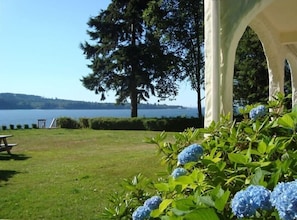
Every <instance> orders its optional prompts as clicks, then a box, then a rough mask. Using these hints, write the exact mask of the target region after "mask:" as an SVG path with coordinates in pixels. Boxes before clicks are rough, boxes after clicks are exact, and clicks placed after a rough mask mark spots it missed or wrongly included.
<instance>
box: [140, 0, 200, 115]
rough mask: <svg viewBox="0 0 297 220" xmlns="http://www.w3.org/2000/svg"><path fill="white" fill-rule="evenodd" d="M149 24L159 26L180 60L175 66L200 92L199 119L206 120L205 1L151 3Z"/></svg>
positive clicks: (159, 33)
mask: <svg viewBox="0 0 297 220" xmlns="http://www.w3.org/2000/svg"><path fill="white" fill-rule="evenodd" d="M144 17H145V20H146V21H147V22H148V23H149V24H150V25H152V26H156V29H155V31H154V34H155V35H156V36H158V37H159V38H160V39H161V41H162V43H163V44H164V45H165V46H166V48H167V50H169V51H173V52H174V53H175V54H177V55H178V57H179V58H180V60H179V62H176V63H174V65H175V66H178V67H179V68H180V69H181V70H182V71H183V76H182V78H183V79H187V80H188V81H190V83H191V87H192V88H193V89H194V90H195V91H196V92H197V105H198V116H199V118H202V103H201V100H202V99H203V97H201V95H202V94H201V91H202V89H203V84H204V50H203V48H204V1H203V0H187V1H178V0H166V1H151V2H150V3H149V7H148V8H147V9H146V10H145V12H144Z"/></svg>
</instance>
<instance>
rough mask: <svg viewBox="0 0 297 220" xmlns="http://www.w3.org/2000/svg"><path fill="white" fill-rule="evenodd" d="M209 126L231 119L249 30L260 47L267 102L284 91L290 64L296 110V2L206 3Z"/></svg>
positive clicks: (213, 0) (246, 0) (222, 0)
mask: <svg viewBox="0 0 297 220" xmlns="http://www.w3.org/2000/svg"><path fill="white" fill-rule="evenodd" d="M204 4H205V6H204V7H205V122H204V124H205V126H206V127H207V126H208V125H210V123H211V122H212V121H218V120H219V118H220V115H221V114H223V115H226V114H228V113H231V115H232V113H233V72H234V61H235V53H236V48H237V45H238V42H239V40H240V38H241V36H242V35H243V33H244V31H245V29H246V27H247V26H250V27H251V28H252V29H253V30H254V31H255V32H256V34H257V35H258V37H259V39H260V40H261V42H262V45H263V49H264V53H265V55H266V59H267V66H268V74H269V98H272V97H273V95H274V94H276V93H277V92H283V91H284V64H285V60H287V61H288V62H289V65H290V69H291V73H292V76H291V82H292V104H293V106H294V105H295V104H297V91H296V89H297V22H296V21H297V13H296V10H297V1H296V0H205V2H204Z"/></svg>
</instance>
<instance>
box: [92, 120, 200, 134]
mask: <svg viewBox="0 0 297 220" xmlns="http://www.w3.org/2000/svg"><path fill="white" fill-rule="evenodd" d="M187 127H202V124H201V121H199V120H198V119H197V118H184V117H175V118H92V119H90V128H92V129H96V130H150V131H163V130H166V131H183V130H184V129H185V128H187Z"/></svg>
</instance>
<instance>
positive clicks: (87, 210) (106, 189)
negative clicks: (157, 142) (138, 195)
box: [0, 129, 165, 219]
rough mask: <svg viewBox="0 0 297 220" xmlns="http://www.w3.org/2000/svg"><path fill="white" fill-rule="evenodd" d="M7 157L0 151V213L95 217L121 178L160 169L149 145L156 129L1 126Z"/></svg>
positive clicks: (26, 216) (9, 215)
mask: <svg viewBox="0 0 297 220" xmlns="http://www.w3.org/2000/svg"><path fill="white" fill-rule="evenodd" d="M1 133H9V134H13V137H11V138H9V139H8V141H9V142H10V143H15V142H16V143H18V146H16V147H14V148H13V149H12V153H13V154H14V155H13V156H9V155H7V153H6V152H1V153H0V218H6V219H99V216H100V214H101V212H102V211H103V209H104V207H105V206H106V205H107V199H108V196H109V195H110V193H111V192H113V191H117V190H119V189H120V188H119V185H118V184H119V183H120V182H121V180H122V179H123V178H129V177H132V176H134V175H136V174H138V173H140V172H141V173H142V174H144V175H145V176H148V177H151V178H157V174H158V172H163V171H164V170H165V168H164V167H162V166H160V159H159V157H158V156H157V154H156V152H155V151H156V148H155V146H153V145H150V144H146V143H144V142H143V140H144V139H145V137H154V136H155V135H157V134H158V133H159V132H150V131H95V130H89V129H83V130H65V129H30V130H12V131H11V130H7V131H1Z"/></svg>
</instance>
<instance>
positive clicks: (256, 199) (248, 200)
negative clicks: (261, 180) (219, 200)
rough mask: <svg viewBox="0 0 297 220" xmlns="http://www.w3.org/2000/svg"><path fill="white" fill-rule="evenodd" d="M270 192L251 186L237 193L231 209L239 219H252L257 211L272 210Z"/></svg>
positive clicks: (261, 187)
mask: <svg viewBox="0 0 297 220" xmlns="http://www.w3.org/2000/svg"><path fill="white" fill-rule="evenodd" d="M270 194H271V193H270V191H269V190H268V189H266V188H264V187H263V186H254V185H251V186H249V187H248V188H246V189H245V190H241V191H239V192H237V193H236V194H235V196H234V198H233V199H232V200H231V209H232V212H233V214H234V215H236V216H237V217H238V218H243V217H251V216H253V215H254V214H256V211H257V209H266V210H268V209H270V208H271V204H270Z"/></svg>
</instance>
